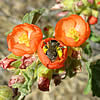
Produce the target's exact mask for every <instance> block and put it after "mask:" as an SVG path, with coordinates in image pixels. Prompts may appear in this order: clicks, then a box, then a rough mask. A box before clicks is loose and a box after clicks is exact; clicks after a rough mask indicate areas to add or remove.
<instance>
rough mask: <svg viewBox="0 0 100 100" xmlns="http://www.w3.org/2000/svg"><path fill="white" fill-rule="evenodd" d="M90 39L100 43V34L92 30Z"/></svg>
mask: <svg viewBox="0 0 100 100" xmlns="http://www.w3.org/2000/svg"><path fill="white" fill-rule="evenodd" d="M89 39H90V40H91V41H93V42H95V43H100V36H99V35H96V34H95V33H93V32H91V35H90V37H89Z"/></svg>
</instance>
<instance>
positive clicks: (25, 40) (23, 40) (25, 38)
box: [18, 33, 30, 47]
mask: <svg viewBox="0 0 100 100" xmlns="http://www.w3.org/2000/svg"><path fill="white" fill-rule="evenodd" d="M18 42H19V43H20V44H23V43H24V44H25V45H26V46H27V47H29V46H30V45H29V42H30V41H29V39H28V36H27V34H24V33H23V34H22V36H20V37H19V41H18Z"/></svg>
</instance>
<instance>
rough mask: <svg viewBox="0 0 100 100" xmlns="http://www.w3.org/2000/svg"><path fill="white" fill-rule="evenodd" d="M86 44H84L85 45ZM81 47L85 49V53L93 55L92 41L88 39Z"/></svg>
mask: <svg viewBox="0 0 100 100" xmlns="http://www.w3.org/2000/svg"><path fill="white" fill-rule="evenodd" d="M83 45H84V46H83ZM83 45H82V46H81V47H82V49H83V52H84V53H85V54H87V55H88V56H91V55H92V48H91V45H90V43H89V42H88V41H87V42H85V43H84V44H83Z"/></svg>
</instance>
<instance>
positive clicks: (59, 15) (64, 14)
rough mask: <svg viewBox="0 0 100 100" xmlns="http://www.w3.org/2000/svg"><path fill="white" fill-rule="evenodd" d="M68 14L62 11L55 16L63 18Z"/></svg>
mask: <svg viewBox="0 0 100 100" xmlns="http://www.w3.org/2000/svg"><path fill="white" fill-rule="evenodd" d="M68 13H69V12H68V11H64V12H60V13H58V14H57V16H58V17H63V16H66V15H67V14H68Z"/></svg>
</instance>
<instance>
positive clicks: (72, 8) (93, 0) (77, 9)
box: [51, 0, 100, 24]
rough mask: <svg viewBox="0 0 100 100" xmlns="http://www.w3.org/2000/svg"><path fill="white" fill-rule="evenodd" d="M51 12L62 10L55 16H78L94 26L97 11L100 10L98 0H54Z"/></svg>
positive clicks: (99, 1)
mask: <svg viewBox="0 0 100 100" xmlns="http://www.w3.org/2000/svg"><path fill="white" fill-rule="evenodd" d="M56 2H57V4H55V5H54V6H53V7H52V8H51V10H58V9H62V12H59V13H58V14H57V16H59V17H63V16H69V15H70V14H73V12H74V14H78V15H80V16H82V17H83V19H84V20H85V21H88V23H89V24H96V23H97V21H98V13H99V11H98V9H99V8H100V0H77V1H75V0H70V2H69V1H68V0H56Z"/></svg>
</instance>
